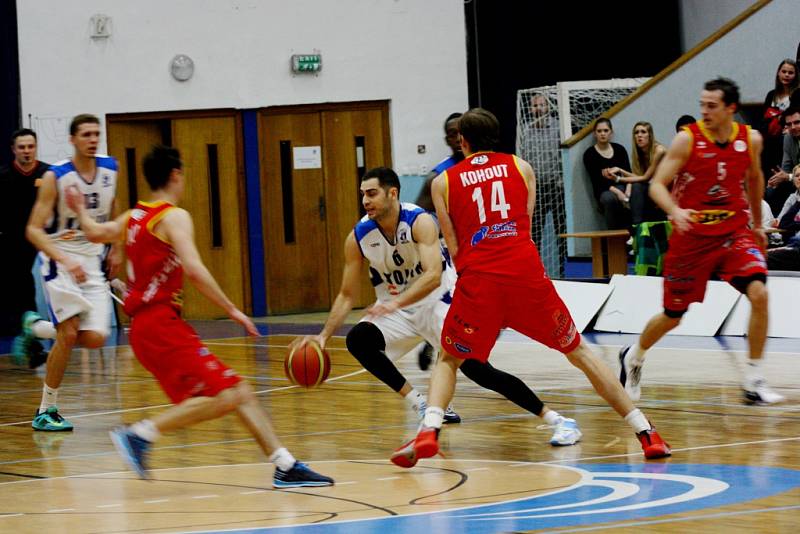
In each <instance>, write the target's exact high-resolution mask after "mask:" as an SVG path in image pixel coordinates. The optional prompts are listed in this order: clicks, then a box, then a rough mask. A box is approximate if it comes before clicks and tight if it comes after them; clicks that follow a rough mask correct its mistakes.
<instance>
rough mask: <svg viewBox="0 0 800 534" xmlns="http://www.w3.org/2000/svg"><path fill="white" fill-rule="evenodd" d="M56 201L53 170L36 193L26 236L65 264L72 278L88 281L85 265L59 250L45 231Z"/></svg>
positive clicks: (45, 176)
mask: <svg viewBox="0 0 800 534" xmlns="http://www.w3.org/2000/svg"><path fill="white" fill-rule="evenodd" d="M56 202H58V189H57V188H56V175H55V173H53V172H52V171H47V172H46V173H44V175H43V176H42V183H41V185H40V186H39V190H38V191H37V193H36V202H35V203H34V204H33V209H32V210H31V216H30V218H29V219H28V225H27V226H26V228H25V237H27V238H28V241H30V242H31V243H32V244H33V246H34V247H36V248H37V250H40V251H42V252H44V253H45V254H47V256H48V257H49V258H51V259H53V260H54V261H55V262H57V263H60V264H61V265H63V266H64V268H65V269H66V270H67V271H68V272H69V273H70V275H71V276H72V278H74V279H75V281H76V282H78V283H79V284H80V283H83V282H84V281H86V272H85V271H84V270H83V267H81V265H80V263H79V262H77V261H75V260H74V259H72V258H71V257H70V256H69V255H67V254H64V253H63V252H62V251H61V250H59V248H58V247H57V246H56V245H55V243H53V241H52V239H50V236H48V235H47V232H45V226H46V225H47V222H48V221H49V220H50V218H51V217H53V212H54V210H55V206H56Z"/></svg>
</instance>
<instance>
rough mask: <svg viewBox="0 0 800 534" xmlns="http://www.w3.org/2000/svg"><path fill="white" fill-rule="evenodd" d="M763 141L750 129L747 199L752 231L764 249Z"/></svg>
mask: <svg viewBox="0 0 800 534" xmlns="http://www.w3.org/2000/svg"><path fill="white" fill-rule="evenodd" d="M763 147H764V141H763V139H762V137H761V134H760V133H759V132H758V131H757V130H753V129H751V130H750V167H748V169H747V175H746V177H745V181H746V184H747V200H748V202H749V203H750V216H751V217H752V220H753V232H754V233H755V236H756V240H757V242H758V244H759V246H760V247H761V248H762V249H764V250H766V248H767V234H766V233H765V232H764V228H762V227H761V199H762V198H764V173H763V171H762V170H761V165H760V162H761V150H762V149H763Z"/></svg>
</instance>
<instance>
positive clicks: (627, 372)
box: [619, 345, 642, 402]
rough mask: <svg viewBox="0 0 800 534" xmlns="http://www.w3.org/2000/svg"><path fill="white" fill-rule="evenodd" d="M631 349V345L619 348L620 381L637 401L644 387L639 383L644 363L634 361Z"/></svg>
mask: <svg viewBox="0 0 800 534" xmlns="http://www.w3.org/2000/svg"><path fill="white" fill-rule="evenodd" d="M630 351H631V347H630V345H628V346H627V347H622V348H621V349H620V350H619V381H620V382H621V383H622V385H623V386H624V387H625V393H627V394H628V397H630V398H631V400H632V401H633V402H636V401H638V400H639V398H640V397H641V396H642V387H641V386H640V385H639V382H640V381H641V380H642V364H641V363H635V362H634V360H633V355H632V354H630Z"/></svg>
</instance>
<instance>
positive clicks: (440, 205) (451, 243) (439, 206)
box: [431, 171, 458, 261]
mask: <svg viewBox="0 0 800 534" xmlns="http://www.w3.org/2000/svg"><path fill="white" fill-rule="evenodd" d="M446 180H447V171H445V172H443V173H442V174H440V175H439V176H437V177H436V178H434V179H433V182H431V197H432V198H433V206H434V207H435V208H436V217H437V218H438V219H439V227H440V228H441V230H442V235H443V236H444V242H445V243H447V250H448V251H449V252H450V257H451V258H453V261H455V258H456V256H457V255H458V237H457V236H456V231H455V229H454V228H453V221H451V220H450V214H449V213H447V204H446V202H445V198H444V197H445V194H446V189H447V184H446Z"/></svg>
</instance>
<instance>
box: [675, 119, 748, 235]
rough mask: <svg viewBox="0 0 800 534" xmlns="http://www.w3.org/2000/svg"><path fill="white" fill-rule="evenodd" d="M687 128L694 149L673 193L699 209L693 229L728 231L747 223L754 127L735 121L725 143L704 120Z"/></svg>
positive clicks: (684, 205)
mask: <svg viewBox="0 0 800 534" xmlns="http://www.w3.org/2000/svg"><path fill="white" fill-rule="evenodd" d="M684 131H687V132H689V133H690V134H691V135H692V153H691V155H690V156H689V160H688V161H687V162H686V164H685V165H684V166H683V169H681V172H680V173H679V174H678V178H677V179H676V180H675V184H674V185H673V187H672V196H673V198H674V199H675V201H676V202H677V203H678V205H679V206H680V207H681V208H685V209H693V210H696V211H697V215H696V217H695V221H694V224H693V225H692V232H691V233H692V234H694V235H708V236H713V235H726V234H730V233H732V232H735V231H737V230H739V229H741V228H744V227H746V226H747V223H748V216H747V212H746V211H745V210H747V208H748V203H747V197H746V196H745V190H744V180H745V176H746V175H747V169H748V168H749V167H750V163H751V161H752V159H751V158H752V154H751V151H750V150H751V149H750V127H749V126H746V125H744V124H739V123H738V122H734V123H733V131H732V132H731V136H730V138H729V139H728V142H727V143H725V144H718V143H716V142H714V139H713V137H712V136H711V134H710V133H709V132H708V131H707V130H706V129H705V127H704V126H703V123H702V121H698V122H696V123H694V124H690V125H689V126H687V127H686V128H684Z"/></svg>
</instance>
